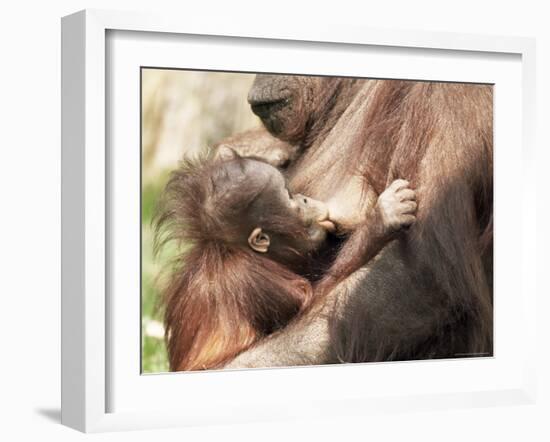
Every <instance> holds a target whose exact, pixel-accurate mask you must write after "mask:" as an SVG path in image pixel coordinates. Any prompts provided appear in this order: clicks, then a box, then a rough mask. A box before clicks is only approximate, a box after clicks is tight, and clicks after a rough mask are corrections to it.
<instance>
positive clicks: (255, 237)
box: [248, 227, 270, 253]
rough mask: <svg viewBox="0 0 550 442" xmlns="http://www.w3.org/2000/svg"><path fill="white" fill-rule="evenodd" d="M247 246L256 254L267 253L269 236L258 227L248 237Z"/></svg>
mask: <svg viewBox="0 0 550 442" xmlns="http://www.w3.org/2000/svg"><path fill="white" fill-rule="evenodd" d="M248 245H249V246H250V247H251V248H252V250H254V251H256V252H260V253H267V251H268V250H269V245H270V240H269V235H268V234H267V233H264V232H263V231H262V229H261V228H260V227H256V228H255V229H254V230H253V231H252V233H251V234H250V236H249V237H248Z"/></svg>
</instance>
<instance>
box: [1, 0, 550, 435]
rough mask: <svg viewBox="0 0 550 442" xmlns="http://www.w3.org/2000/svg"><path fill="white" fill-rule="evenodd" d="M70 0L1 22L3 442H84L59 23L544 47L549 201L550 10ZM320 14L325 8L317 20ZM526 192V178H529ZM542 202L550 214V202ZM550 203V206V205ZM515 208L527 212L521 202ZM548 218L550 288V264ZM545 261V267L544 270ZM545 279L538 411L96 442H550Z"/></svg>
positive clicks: (18, 9)
mask: <svg viewBox="0 0 550 442" xmlns="http://www.w3.org/2000/svg"><path fill="white" fill-rule="evenodd" d="M302 3H303V4H300V3H298V2H297V1H295V0H294V1H292V0H289V1H286V0H277V1H276V2H271V3H270V4H268V3H267V2H259V1H254V2H250V3H247V2H245V1H244V0H231V1H214V0H204V1H200V2H195V1H193V2H187V4H186V2H184V1H178V2H170V1H166V0H155V1H154V2H153V1H143V0H133V1H130V0H109V1H107V0H88V1H80V0H71V1H70V0H57V1H50V2H39V1H29V0H20V1H18V2H15V1H12V2H9V3H8V2H5V3H4V4H3V6H2V7H1V8H0V33H1V34H0V35H1V38H0V48H1V50H0V54H1V56H2V66H1V67H0V128H1V129H0V146H1V151H0V152H1V154H0V195H1V198H0V260H1V261H0V275H1V277H2V278H1V282H0V297H1V299H2V302H0V308H1V309H0V439H2V440H6V441H12V440H38V439H41V440H42V439H45V440H56V441H64V440H82V439H84V437H86V436H84V435H82V434H80V433H77V432H74V431H73V430H69V429H67V428H64V427H62V426H61V425H59V414H60V412H59V406H60V399H59V396H60V393H59V388H60V382H59V369H60V362H59V358H60V343H59V341H60V247H59V240H60V193H59V190H60V55H61V54H60V17H61V16H63V15H66V14H69V13H72V12H74V11H76V10H79V9H83V8H86V7H88V8H111V9H122V10H144V11H148V10H149V11H153V10H154V11H163V10H164V11H166V12H167V13H171V14H200V15H206V14H214V15H219V16H223V17H226V18H227V20H239V21H240V20H259V21H261V20H269V21H274V20H286V19H287V18H289V17H292V18H293V21H294V20H299V21H304V23H306V22H308V21H311V20H315V21H318V22H322V23H331V22H332V23H340V24H342V23H343V24H345V23H349V24H354V25H365V26H372V27H377V28H403V29H423V30H434V31H441V30H442V31H455V32H473V33H482V34H497V35H498V34H508V35H521V36H533V37H536V38H537V45H538V46H537V56H538V60H537V63H538V65H537V74H538V103H537V109H538V112H537V114H538V115H537V122H538V149H539V159H538V168H539V169H538V192H540V194H544V195H546V200H549V198H548V194H549V193H548V190H547V188H546V187H547V184H546V183H545V181H544V179H545V177H546V176H547V175H548V173H547V166H546V164H548V160H549V159H550V155H549V154H548V150H549V148H550V142H549V141H550V137H549V135H548V134H547V132H546V129H547V124H548V122H549V121H550V111H549V110H548V107H547V106H545V100H547V99H550V95H549V93H548V92H549V86H548V81H550V31H549V27H548V21H549V18H550V14H548V12H546V10H545V8H544V6H545V2H543V1H534V0H523V1H521V2H498V1H486V2H481V1H480V0H461V1H457V2H445V3H444V2H442V1H441V0H439V1H435V0H434V1H430V0H417V1H406V0H394V1H392V2H373V3H372V4H367V2H365V1H357V2H352V1H346V0H339V1H338V2H334V1H330V2H326V3H325V2H321V1H316V2H310V3H311V5H308V4H306V2H302ZM313 5H315V6H313ZM518 178H519V177H518ZM541 202H542V201H541ZM549 202H550V201H549ZM511 204H514V202H511ZM549 215H550V211H549V210H548V208H547V207H544V206H543V205H542V204H540V206H539V211H538V220H539V232H538V235H539V250H538V255H539V256H538V265H539V276H541V277H542V276H543V271H544V270H546V267H547V266H548V264H547V263H549V262H550V260H549V259H548V256H547V254H546V253H544V254H543V251H545V250H546V249H547V248H548V246H549V242H548V239H549V235H548V233H547V231H545V229H544V228H545V227H546V224H547V223H548V221H546V222H545V220H546V219H548V216H549ZM543 260H544V261H543ZM540 279H541V278H539V293H540V294H541V295H542V294H543V293H544V294H545V295H544V296H541V298H540V302H539V306H538V310H539V312H540V314H539V318H540V319H539V330H540V333H539V343H538V345H539V347H540V348H541V354H540V358H539V361H538V367H539V376H540V379H539V391H540V396H539V401H538V403H537V405H533V406H523V407H501V408H490V409H477V410H457V411H441V412H423V413H411V414H394V415H379V416H369V417H366V418H364V419H362V420H351V419H335V420H332V421H310V422H286V423H280V424H254V425H248V426H231V427H214V428H200V429H187V430H161V431H154V432H153V431H145V432H133V433H117V434H102V435H95V436H92V437H93V438H94V439H95V440H132V441H137V440H139V441H141V440H143V441H150V440H159V439H160V438H162V439H166V440H180V441H181V440H193V441H194V440H205V439H206V440H216V441H217V440H263V441H271V440H285V439H290V440H295V439H303V440H347V439H358V440H373V441H374V440H380V439H382V440H445V441H455V440H456V441H478V440H499V441H500V440H528V441H537V440H550V439H549V438H550V429H549V425H548V419H549V417H550V383H549V380H550V379H549V378H550V375H549V373H550V358H549V354H548V349H549V344H548V341H547V340H548V339H549V338H550V326H549V325H548V324H549V323H550V321H548V320H547V317H546V316H547V315H546V314H545V312H547V311H549V308H550V302H549V300H548V297H550V290H549V287H550V285H549V284H548V283H547V282H545V281H544V282H543V281H541V280H540Z"/></svg>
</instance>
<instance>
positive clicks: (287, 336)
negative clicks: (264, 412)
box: [140, 67, 493, 374]
mask: <svg viewBox="0 0 550 442" xmlns="http://www.w3.org/2000/svg"><path fill="white" fill-rule="evenodd" d="M140 76H141V78H140V85H141V90H140V94H141V96H140V102H141V116H140V117H141V134H140V135H141V318H140V321H141V371H142V373H143V374H147V373H165V372H180V371H200V370H224V369H233V370H234V369H247V368H275V367H295V366H318V365H325V364H349V363H368V362H392V361H414V360H427V359H434V360H435V359H453V358H486V357H492V356H493V85H492V84H481V83H454V82H436V81H425V80H422V81H414V80H401V79H379V78H376V79H375V78H355V77H335V76H326V75H319V76H312V75H299V74H297V73H293V74H273V73H250V72H222V71H200V70H189V69H175V68H164V67H141V72H140Z"/></svg>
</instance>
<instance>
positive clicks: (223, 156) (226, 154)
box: [214, 145, 239, 161]
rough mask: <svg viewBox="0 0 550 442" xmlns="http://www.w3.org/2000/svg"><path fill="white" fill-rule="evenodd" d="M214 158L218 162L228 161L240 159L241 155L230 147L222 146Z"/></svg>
mask: <svg viewBox="0 0 550 442" xmlns="http://www.w3.org/2000/svg"><path fill="white" fill-rule="evenodd" d="M214 157H215V158H216V159H218V160H222V161H228V160H234V159H235V158H239V154H238V153H237V152H235V151H234V150H233V149H231V148H230V147H228V146H224V145H221V146H220V147H218V148H217V149H216V154H215V155H214Z"/></svg>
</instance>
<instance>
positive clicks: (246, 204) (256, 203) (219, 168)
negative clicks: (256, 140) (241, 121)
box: [167, 151, 334, 267]
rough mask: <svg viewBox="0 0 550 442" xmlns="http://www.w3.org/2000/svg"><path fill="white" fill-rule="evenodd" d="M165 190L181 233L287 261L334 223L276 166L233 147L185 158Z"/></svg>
mask: <svg viewBox="0 0 550 442" xmlns="http://www.w3.org/2000/svg"><path fill="white" fill-rule="evenodd" d="M167 195H168V197H169V201H170V209H169V211H170V218H171V219H172V220H176V222H177V223H178V226H177V228H178V229H183V230H185V232H183V231H181V232H179V233H180V234H181V236H182V237H184V238H186V239H188V240H191V241H193V242H195V243H200V242H215V243H219V244H220V246H222V245H223V246H225V247H232V248H235V247H237V248H244V249H248V250H251V251H253V252H255V253H259V254H262V255H264V256H267V257H269V258H271V259H274V260H275V261H278V262H280V263H282V264H285V265H289V266H291V267H292V266H293V265H295V264H296V265H299V263H300V262H302V260H303V258H304V257H306V256H308V255H309V254H310V253H311V252H313V251H315V250H317V249H318V248H319V247H320V246H321V245H322V244H323V243H324V241H325V239H326V237H327V232H328V231H330V230H332V229H333V228H334V225H333V224H332V222H331V221H330V220H329V219H328V209H327V207H326V206H325V204H324V203H322V202H320V201H317V200H313V199H311V198H308V197H305V196H303V195H300V194H294V195H293V194H291V193H290V192H289V190H288V187H287V184H286V180H285V178H284V177H283V175H282V174H281V172H279V171H278V170H277V169H276V168H275V167H273V166H271V165H269V164H267V163H264V162H262V161H259V160H256V159H250V158H242V157H240V156H238V155H237V154H235V153H234V152H233V151H228V152H225V153H224V155H222V156H220V157H218V158H216V159H213V160H196V161H187V162H184V164H183V165H182V167H180V168H179V169H178V170H177V171H176V172H174V173H173V175H172V178H171V180H170V182H169V184H168V187H167Z"/></svg>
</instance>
